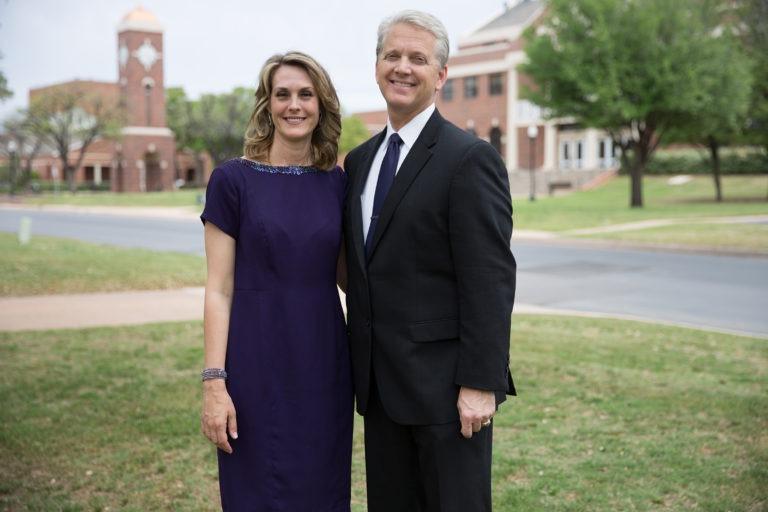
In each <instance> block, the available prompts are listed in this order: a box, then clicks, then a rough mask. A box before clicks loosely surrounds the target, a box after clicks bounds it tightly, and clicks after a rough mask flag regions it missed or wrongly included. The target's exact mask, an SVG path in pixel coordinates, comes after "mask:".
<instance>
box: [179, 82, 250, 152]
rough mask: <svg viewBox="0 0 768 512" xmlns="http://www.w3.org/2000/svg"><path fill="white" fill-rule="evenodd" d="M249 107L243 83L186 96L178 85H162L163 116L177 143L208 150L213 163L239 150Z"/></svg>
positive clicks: (248, 91) (193, 148)
mask: <svg viewBox="0 0 768 512" xmlns="http://www.w3.org/2000/svg"><path fill="white" fill-rule="evenodd" d="M252 110H253V93H252V91H251V90H249V89H246V88H244V87H237V88H235V89H233V90H232V92H228V93H222V94H203V95H202V96H201V97H200V98H199V99H197V100H190V99H189V98H187V96H186V94H185V93H184V90H183V89H181V88H169V89H166V117H167V119H168V126H169V127H170V128H171V130H173V132H174V134H175V135H176V140H177V144H178V145H179V147H184V148H189V149H192V150H193V151H197V152H199V151H203V150H205V151H208V153H210V155H211V157H212V158H213V160H214V163H215V164H216V165H218V164H220V163H222V162H224V161H226V160H228V159H230V158H234V157H237V156H240V155H242V153H243V134H244V133H245V127H246V125H247V123H248V119H249V117H250V114H251V111H252Z"/></svg>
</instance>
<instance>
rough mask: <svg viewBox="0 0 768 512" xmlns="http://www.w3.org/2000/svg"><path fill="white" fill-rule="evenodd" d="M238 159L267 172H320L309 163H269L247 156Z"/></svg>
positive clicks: (294, 173) (255, 168)
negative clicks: (255, 160) (256, 160)
mask: <svg viewBox="0 0 768 512" xmlns="http://www.w3.org/2000/svg"><path fill="white" fill-rule="evenodd" d="M238 160H240V161H241V162H242V163H243V164H245V165H247V166H248V167H250V168H251V169H254V170H256V171H259V172H266V173H269V174H293V175H298V174H307V173H316V172H320V170H319V169H318V168H317V167H313V166H311V165H271V164H265V163H261V162H254V161H253V160H248V159H247V158H243V157H240V158H238Z"/></svg>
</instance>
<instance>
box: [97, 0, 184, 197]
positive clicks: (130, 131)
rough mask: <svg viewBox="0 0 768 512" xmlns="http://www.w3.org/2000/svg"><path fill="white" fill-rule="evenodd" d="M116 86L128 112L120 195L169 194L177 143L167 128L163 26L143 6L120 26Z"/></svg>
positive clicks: (118, 187) (120, 150)
mask: <svg viewBox="0 0 768 512" xmlns="http://www.w3.org/2000/svg"><path fill="white" fill-rule="evenodd" d="M117 48H118V49H117V57H118V72H119V73H118V76H119V82H118V86H119V89H120V104H121V106H122V107H123V108H124V109H125V122H126V125H125V127H124V128H123V133H122V140H121V142H120V144H119V146H118V153H119V154H118V160H119V162H118V166H117V169H118V173H117V176H116V179H115V180H113V184H112V188H113V189H114V190H118V191H126V192H128V191H133V192H136V191H141V192H144V191H155V190H170V189H171V188H172V187H173V178H174V174H175V173H174V168H173V162H174V153H175V151H176V144H175V141H174V136H173V132H172V131H171V130H170V129H169V128H168V127H167V126H166V124H165V85H164V81H163V27H162V25H160V23H159V22H158V20H157V18H155V16H154V15H153V14H152V13H150V12H149V11H147V10H145V9H144V8H142V7H136V8H135V9H133V10H132V11H131V12H129V13H128V14H126V15H125V16H124V17H123V19H122V20H121V21H120V24H119V25H118V28H117Z"/></svg>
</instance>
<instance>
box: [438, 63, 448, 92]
mask: <svg viewBox="0 0 768 512" xmlns="http://www.w3.org/2000/svg"><path fill="white" fill-rule="evenodd" d="M446 80H448V66H443V69H441V70H440V72H439V73H438V75H437V83H436V84H435V91H439V90H440V89H442V88H443V85H445V81H446Z"/></svg>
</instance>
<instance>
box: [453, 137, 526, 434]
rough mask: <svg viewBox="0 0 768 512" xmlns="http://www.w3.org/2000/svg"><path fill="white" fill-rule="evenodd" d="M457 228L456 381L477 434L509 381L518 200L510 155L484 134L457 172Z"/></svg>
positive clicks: (467, 422) (468, 428)
mask: <svg viewBox="0 0 768 512" xmlns="http://www.w3.org/2000/svg"><path fill="white" fill-rule="evenodd" d="M449 236H450V243H451V254H452V256H453V261H454V267H455V271H456V280H457V285H458V294H459V325H460V327H459V343H460V346H459V360H458V365H457V369H456V384H458V385H459V386H461V389H460V393H459V402H458V404H457V405H458V407H459V414H460V416H461V420H462V433H463V434H464V435H465V436H466V437H471V432H472V431H475V432H476V431H477V430H479V426H480V424H481V423H483V422H485V421H486V420H487V419H488V418H490V417H491V416H492V415H493V412H494V411H495V406H496V401H495V397H494V391H503V390H506V388H507V364H508V357H509V334H510V332H509V331H510V315H511V313H512V306H513V303H514V295H515V270H516V265H515V260H514V257H513V256H512V252H511V250H510V248H509V243H510V238H511V236H512V202H511V200H510V196H509V182H508V179H507V170H506V167H505V166H504V162H503V161H502V160H501V157H499V155H498V153H497V152H496V150H495V149H493V148H492V147H491V146H490V145H488V144H486V143H483V142H478V143H476V144H475V145H473V146H472V147H471V148H470V149H469V150H468V151H467V153H466V154H465V156H464V158H463V159H462V162H461V163H460V164H459V168H458V170H457V172H456V173H455V174H454V177H453V181H452V183H451V190H450V197H449Z"/></svg>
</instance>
